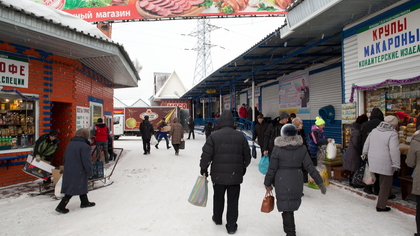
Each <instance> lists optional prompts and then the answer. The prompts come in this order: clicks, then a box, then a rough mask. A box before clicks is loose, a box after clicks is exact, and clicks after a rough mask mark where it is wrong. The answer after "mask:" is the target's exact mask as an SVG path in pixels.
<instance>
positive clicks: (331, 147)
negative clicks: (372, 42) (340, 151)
mask: <svg viewBox="0 0 420 236" xmlns="http://www.w3.org/2000/svg"><path fill="white" fill-rule="evenodd" d="M336 157H337V147H336V146H335V140H334V139H333V140H332V141H331V142H329V143H328V145H327V158H328V159H330V160H332V159H335V158H336Z"/></svg>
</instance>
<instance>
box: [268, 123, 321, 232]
mask: <svg viewBox="0 0 420 236" xmlns="http://www.w3.org/2000/svg"><path fill="white" fill-rule="evenodd" d="M274 144H275V147H274V149H273V152H272V154H271V157H270V165H269V167H268V172H267V174H266V175H265V179H264V185H265V187H266V188H269V189H271V188H272V185H274V188H275V191H276V199H277V210H278V211H279V212H282V217H283V230H284V232H285V233H286V235H287V236H295V235H296V226H295V219H294V212H295V211H297V210H298V209H299V207H300V204H301V202H302V200H301V198H302V195H303V178H302V163H303V167H304V168H305V169H306V171H307V172H308V173H309V174H310V175H311V177H312V178H313V179H314V180H315V183H316V184H317V186H318V188H319V189H320V190H321V193H322V194H325V193H326V192H327V189H326V187H325V185H324V182H323V180H322V178H321V176H320V175H319V173H318V171H317V170H316V168H315V167H314V165H313V163H312V161H311V158H310V157H309V154H308V150H307V149H306V147H305V145H303V140H302V137H301V136H300V135H298V130H297V128H296V127H295V126H294V125H292V124H286V125H284V126H283V127H282V129H281V136H280V137H277V138H276V139H275V141H274Z"/></svg>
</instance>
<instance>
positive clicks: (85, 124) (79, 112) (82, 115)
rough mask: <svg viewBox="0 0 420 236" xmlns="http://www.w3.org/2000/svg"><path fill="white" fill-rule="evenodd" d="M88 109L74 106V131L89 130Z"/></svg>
mask: <svg viewBox="0 0 420 236" xmlns="http://www.w3.org/2000/svg"><path fill="white" fill-rule="evenodd" d="M89 114H90V109H89V107H79V106H76V130H78V129H81V128H85V129H89Z"/></svg>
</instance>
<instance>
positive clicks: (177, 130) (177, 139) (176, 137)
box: [169, 118, 184, 144]
mask: <svg viewBox="0 0 420 236" xmlns="http://www.w3.org/2000/svg"><path fill="white" fill-rule="evenodd" d="M171 137H172V144H181V139H183V138H184V129H183V128H182V125H181V124H180V123H179V122H178V118H175V119H174V124H173V125H172V126H171V131H169V138H171Z"/></svg>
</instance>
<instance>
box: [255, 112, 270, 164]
mask: <svg viewBox="0 0 420 236" xmlns="http://www.w3.org/2000/svg"><path fill="white" fill-rule="evenodd" d="M257 121H258V122H257V124H256V125H255V127H254V132H253V134H252V144H254V142H255V140H257V143H258V145H260V151H261V156H264V150H263V149H264V135H265V131H266V130H267V128H268V123H267V122H265V120H264V116H263V115H258V117H257Z"/></svg>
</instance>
